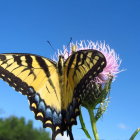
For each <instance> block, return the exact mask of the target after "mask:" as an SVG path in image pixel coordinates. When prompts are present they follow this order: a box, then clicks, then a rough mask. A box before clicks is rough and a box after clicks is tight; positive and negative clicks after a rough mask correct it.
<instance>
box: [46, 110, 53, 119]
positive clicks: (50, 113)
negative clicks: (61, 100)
mask: <svg viewBox="0 0 140 140" xmlns="http://www.w3.org/2000/svg"><path fill="white" fill-rule="evenodd" d="M46 117H49V118H52V111H51V109H50V108H47V109H46Z"/></svg>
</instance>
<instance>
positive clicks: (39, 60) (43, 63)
mask: <svg viewBox="0 0 140 140" xmlns="http://www.w3.org/2000/svg"><path fill="white" fill-rule="evenodd" d="M36 60H37V62H38V64H39V66H40V67H41V68H42V69H43V70H44V72H45V74H46V76H47V77H48V81H49V83H50V85H51V87H52V88H53V89H54V92H55V94H56V89H55V86H54V84H53V82H52V80H51V79H50V76H51V75H50V71H49V69H48V65H47V64H46V62H45V61H44V60H43V59H42V58H41V57H36ZM56 95H57V94H56ZM57 98H58V97H57Z"/></svg>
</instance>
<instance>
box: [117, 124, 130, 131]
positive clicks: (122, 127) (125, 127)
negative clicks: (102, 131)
mask: <svg viewBox="0 0 140 140" xmlns="http://www.w3.org/2000/svg"><path fill="white" fill-rule="evenodd" d="M118 127H119V128H120V129H123V130H125V129H128V126H127V125H125V124H124V123H119V124H118Z"/></svg>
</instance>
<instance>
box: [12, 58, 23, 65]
mask: <svg viewBox="0 0 140 140" xmlns="http://www.w3.org/2000/svg"><path fill="white" fill-rule="evenodd" d="M13 58H14V62H17V64H18V65H19V66H21V65H22V61H21V59H20V58H21V56H16V55H13Z"/></svg>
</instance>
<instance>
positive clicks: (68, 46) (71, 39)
mask: <svg viewBox="0 0 140 140" xmlns="http://www.w3.org/2000/svg"><path fill="white" fill-rule="evenodd" d="M71 41H72V37H70V41H69V42H68V44H67V46H66V47H65V49H64V52H65V50H67V48H68V47H69V45H70V43H71ZM65 53H66V52H65ZM64 55H65V54H64ZM68 55H69V54H68Z"/></svg>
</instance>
